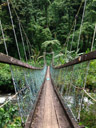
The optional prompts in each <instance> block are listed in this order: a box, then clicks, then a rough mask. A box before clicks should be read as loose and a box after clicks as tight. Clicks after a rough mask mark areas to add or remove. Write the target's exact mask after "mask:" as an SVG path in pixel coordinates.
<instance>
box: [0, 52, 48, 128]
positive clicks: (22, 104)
mask: <svg viewBox="0 0 96 128" xmlns="http://www.w3.org/2000/svg"><path fill="white" fill-rule="evenodd" d="M0 56H1V58H0V62H1V63H7V64H11V65H10V69H11V75H12V79H13V84H14V88H15V93H16V99H17V101H15V103H13V100H8V101H7V102H6V103H4V104H3V105H2V106H1V107H0V111H2V110H4V113H5V114H6V113H7V111H8V108H10V107H11V108H12V109H15V110H16V114H13V115H14V117H12V118H15V119H16V118H19V117H20V120H21V123H22V125H24V124H26V122H27V120H28V117H29V114H30V113H31V112H32V110H33V109H34V105H35V103H36V101H37V98H38V94H39V92H40V89H41V87H42V85H43V82H44V78H45V74H46V69H47V67H46V65H44V67H43V68H42V69H40V68H35V67H32V66H30V65H28V64H25V63H23V62H21V61H19V60H16V59H15V58H12V57H10V56H6V55H4V54H2V55H1V54H0ZM12 99H13V98H12ZM17 104H18V106H17ZM12 106H13V107H12ZM5 108H6V109H5ZM11 114H12V113H11V112H10V113H9V114H8V116H10V115H11ZM3 117H4V115H3V114H2V112H1V115H0V118H2V119H3ZM8 123H10V124H11V123H12V122H11V121H9V122H8ZM6 125H7V124H6ZM8 125H9V124H8ZM8 125H7V127H8ZM19 125H20V124H19ZM10 126H11V125H10ZM17 126H18V125H17ZM17 126H16V127H17Z"/></svg>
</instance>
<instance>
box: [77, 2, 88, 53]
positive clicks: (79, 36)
mask: <svg viewBox="0 0 96 128" xmlns="http://www.w3.org/2000/svg"><path fill="white" fill-rule="evenodd" d="M86 4H87V0H85V4H84V9H83V15H82V20H81V26H80V33H79V38H78V43H77V52H78V48H79V43H80V37H81V32H82V26H83V21H84V16H85V9H86Z"/></svg>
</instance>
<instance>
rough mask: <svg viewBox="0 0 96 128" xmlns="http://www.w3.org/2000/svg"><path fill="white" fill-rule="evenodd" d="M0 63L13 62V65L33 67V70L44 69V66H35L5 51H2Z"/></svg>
mask: <svg viewBox="0 0 96 128" xmlns="http://www.w3.org/2000/svg"><path fill="white" fill-rule="evenodd" d="M0 63H6V64H11V65H16V66H20V67H24V68H28V69H33V70H42V69H43V68H38V67H33V66H31V65H29V64H26V63H24V62H22V61H20V60H18V59H15V58H13V57H11V56H7V55H5V54H3V53H0Z"/></svg>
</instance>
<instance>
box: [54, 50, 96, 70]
mask: <svg viewBox="0 0 96 128" xmlns="http://www.w3.org/2000/svg"><path fill="white" fill-rule="evenodd" d="M94 59H96V51H93V52H90V53H87V54H84V55H81V56H79V57H78V58H76V59H74V60H72V61H70V62H68V63H66V64H63V65H60V66H56V67H55V66H53V68H55V69H61V68H65V67H69V66H72V65H75V64H79V63H82V62H85V61H90V60H94Z"/></svg>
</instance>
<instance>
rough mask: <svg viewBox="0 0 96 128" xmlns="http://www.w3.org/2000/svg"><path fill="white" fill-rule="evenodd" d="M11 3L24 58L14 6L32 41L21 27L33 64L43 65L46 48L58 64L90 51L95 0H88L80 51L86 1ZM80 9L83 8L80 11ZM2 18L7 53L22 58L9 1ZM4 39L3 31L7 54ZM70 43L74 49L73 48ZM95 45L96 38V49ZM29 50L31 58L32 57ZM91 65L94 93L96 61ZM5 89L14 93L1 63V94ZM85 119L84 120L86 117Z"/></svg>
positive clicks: (0, 10)
mask: <svg viewBox="0 0 96 128" xmlns="http://www.w3.org/2000/svg"><path fill="white" fill-rule="evenodd" d="M10 6H11V11H12V16H13V21H14V25H15V30H16V35H17V40H18V44H19V49H20V54H21V57H22V61H25V56H24V50H23V48H22V47H23V46H22V43H21V37H20V31H19V25H18V20H17V17H16V14H15V11H14V8H15V10H16V12H17V14H18V16H19V17H20V22H21V23H22V25H23V28H24V30H25V32H26V34H27V36H28V38H29V40H30V44H31V47H29V48H28V45H27V39H26V36H25V34H24V32H23V29H22V32H23V38H24V43H25V49H26V53H27V58H28V63H30V64H32V65H34V66H42V65H43V56H42V55H43V52H44V51H47V52H52V51H54V52H55V57H54V59H55V61H54V63H55V64H56V65H59V64H63V63H65V62H68V61H69V60H72V59H73V58H75V57H77V56H78V55H80V54H81V53H85V52H86V53H88V52H89V51H90V49H91V42H92V37H93V32H94V27H95V23H96V0H91V1H90V0H87V5H86V10H85V16H84V22H83V27H82V31H81V37H80V43H79V52H78V53H76V50H77V43H78V38H79V32H80V25H81V20H82V14H83V9H84V0H78V1H76V0H23V1H22V0H19V1H18V0H11V1H10ZM79 8H80V10H79V13H78V14H77V12H78V9H79ZM76 14H77V15H76ZM75 17H76V19H77V23H76V28H75V32H74V40H73V41H72V38H73V31H74V26H73V23H74V20H75ZM0 19H1V21H2V25H3V30H4V34H5V40H6V43H7V48H8V53H9V55H10V56H13V57H15V58H19V56H18V53H17V47H16V43H15V38H14V34H13V30H12V25H11V20H10V15H9V11H8V6H7V2H6V0H1V1H0ZM69 33H70V34H69ZM3 41H4V40H3V37H2V33H1V31H0V52H2V53H6V52H5V48H4V42H3ZM71 44H72V51H70V47H71ZM67 46H68V47H67ZM95 48H96V40H95V42H94V48H93V49H95ZM29 49H30V53H31V61H30V60H29V59H30V56H29ZM46 58H47V61H48V62H47V63H48V64H50V60H51V58H52V56H50V55H48V56H47V57H46ZM91 67H92V68H90V71H89V74H88V79H87V87H88V88H89V89H90V90H91V88H92V89H93V90H94V92H95V91H96V90H95V89H96V77H95V75H93V74H92V73H91V72H92V71H93V70H94V69H95V68H96V62H95V61H94V62H92V63H91ZM6 87H7V88H6ZM4 90H6V92H8V91H9V92H10V91H13V92H14V87H13V83H12V79H11V73H10V67H9V66H8V65H4V64H0V93H1V92H4ZM91 91H92V90H91ZM90 115H91V114H90ZM82 122H84V120H83V119H82ZM89 128H90V126H89Z"/></svg>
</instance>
